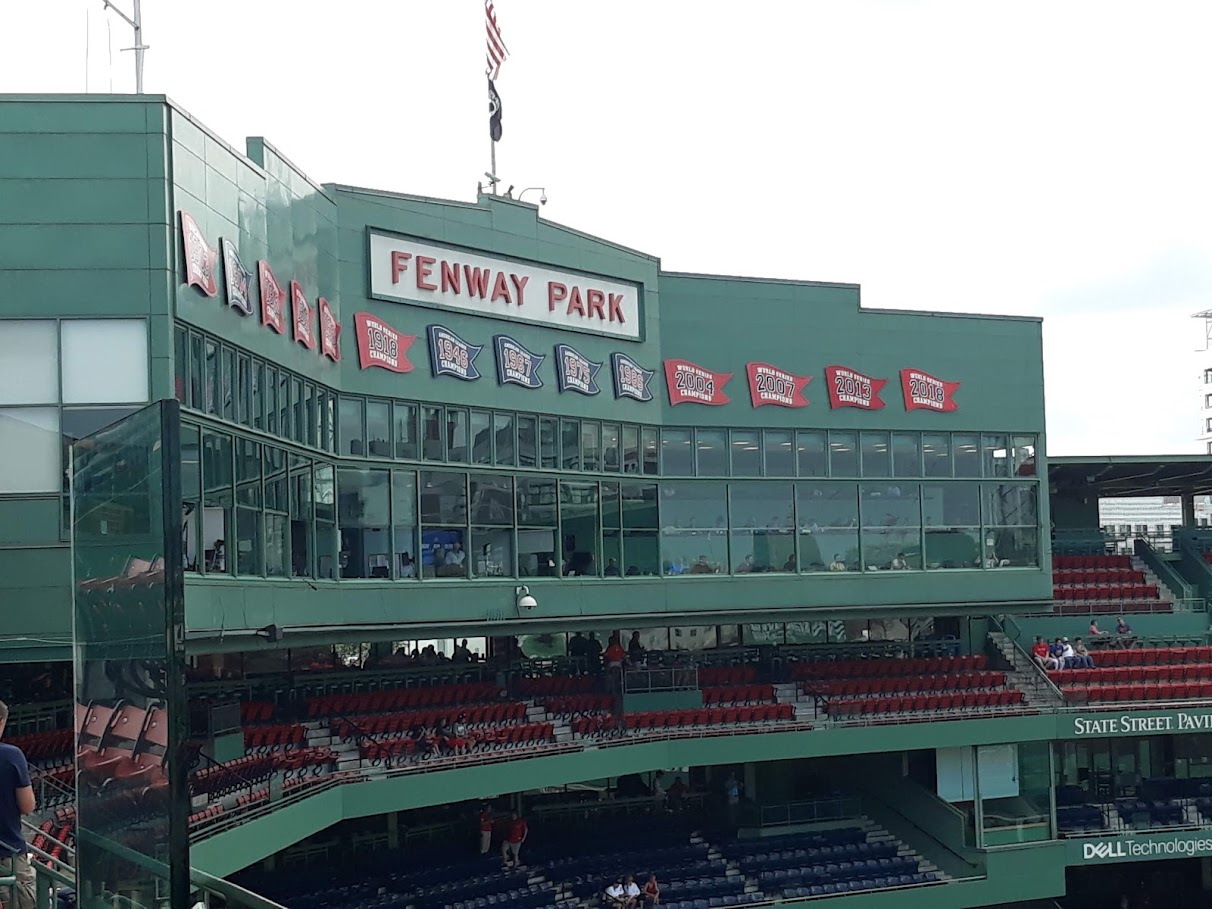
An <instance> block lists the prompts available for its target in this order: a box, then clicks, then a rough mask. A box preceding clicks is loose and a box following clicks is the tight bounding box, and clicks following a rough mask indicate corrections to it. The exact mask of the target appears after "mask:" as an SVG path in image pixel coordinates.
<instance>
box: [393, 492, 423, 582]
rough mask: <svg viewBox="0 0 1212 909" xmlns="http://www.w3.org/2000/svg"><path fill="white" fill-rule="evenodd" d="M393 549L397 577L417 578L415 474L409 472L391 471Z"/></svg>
mask: <svg viewBox="0 0 1212 909" xmlns="http://www.w3.org/2000/svg"><path fill="white" fill-rule="evenodd" d="M391 522H392V533H391V539H392V546H393V547H394V548H395V559H394V561H395V573H396V577H397V578H404V579H410V578H416V576H417V475H416V474H415V473H414V472H413V471H411V470H393V471H392V472H391Z"/></svg>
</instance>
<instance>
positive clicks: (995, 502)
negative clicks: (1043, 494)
mask: <svg viewBox="0 0 1212 909" xmlns="http://www.w3.org/2000/svg"><path fill="white" fill-rule="evenodd" d="M983 485H984V488H985V524H986V525H992V526H998V527H1035V526H1037V525H1038V524H1039V502H1038V497H1039V486H1038V485H1037V484H1035V483H985V484H983Z"/></svg>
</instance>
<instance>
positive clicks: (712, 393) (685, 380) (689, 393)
mask: <svg viewBox="0 0 1212 909" xmlns="http://www.w3.org/2000/svg"><path fill="white" fill-rule="evenodd" d="M731 378H732V373H730V372H712V371H711V370H710V369H704V368H703V367H702V366H699V365H697V364H695V363H691V362H689V361H687V360H666V361H665V384H666V386H668V389H669V403H670V404H707V405H709V406H712V407H718V406H720V405H722V404H727V403H728V402H729V398H728V396H727V395H726V394H724V386H725V385H727V384H728V380H729V379H731Z"/></svg>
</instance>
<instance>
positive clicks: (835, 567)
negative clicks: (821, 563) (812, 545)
mask: <svg viewBox="0 0 1212 909" xmlns="http://www.w3.org/2000/svg"><path fill="white" fill-rule="evenodd" d="M829 570H830V571H845V570H846V563H845V562H843V561H842V557H841V555H840V554H838V553H834V554H833V561H832V562H830V563H829Z"/></svg>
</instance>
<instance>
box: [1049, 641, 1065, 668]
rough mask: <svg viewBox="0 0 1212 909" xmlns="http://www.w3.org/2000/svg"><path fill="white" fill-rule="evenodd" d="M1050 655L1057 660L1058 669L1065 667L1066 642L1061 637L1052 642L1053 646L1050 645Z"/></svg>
mask: <svg viewBox="0 0 1212 909" xmlns="http://www.w3.org/2000/svg"><path fill="white" fill-rule="evenodd" d="M1048 655H1049V656H1051V657H1052V659H1054V660H1056V668H1057V669H1064V668H1065V660H1064V656H1065V644H1064V642H1063V641H1062V640H1061V639H1060V638H1057V639H1056V640H1055V641H1053V642H1052V644H1051V646H1049V647H1048Z"/></svg>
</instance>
